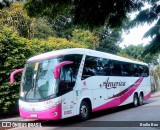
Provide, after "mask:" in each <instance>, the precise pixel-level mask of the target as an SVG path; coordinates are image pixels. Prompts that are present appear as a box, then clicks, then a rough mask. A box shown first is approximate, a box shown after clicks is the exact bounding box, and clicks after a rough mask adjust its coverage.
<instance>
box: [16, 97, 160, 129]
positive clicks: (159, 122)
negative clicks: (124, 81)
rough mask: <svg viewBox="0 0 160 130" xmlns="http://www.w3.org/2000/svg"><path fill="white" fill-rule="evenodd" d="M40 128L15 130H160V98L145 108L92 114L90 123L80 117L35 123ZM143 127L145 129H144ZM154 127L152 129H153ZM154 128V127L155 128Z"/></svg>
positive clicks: (126, 108)
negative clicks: (39, 124) (38, 124)
mask: <svg viewBox="0 0 160 130" xmlns="http://www.w3.org/2000/svg"><path fill="white" fill-rule="evenodd" d="M35 123H41V125H42V127H38V128H27V127H26V128H24V127H23V128H14V130H20V129H23V130H28V129H30V130H39V129H40V130H53V129H54V130H57V129H58V130H86V129H87V130H128V129H131V130H142V129H145V130H152V129H154V130H155V129H160V97H155V98H151V99H149V100H148V101H145V102H144V105H143V106H139V107H135V108H133V107H132V106H131V105H127V106H122V107H117V108H112V109H108V110H105V111H101V112H96V113H93V114H92V117H91V119H90V120H88V121H84V122H81V121H80V120H79V119H78V117H73V118H68V119H64V120H61V121H35ZM142 126H143V127H142ZM151 126H152V127H151ZM153 126H154V127H153Z"/></svg>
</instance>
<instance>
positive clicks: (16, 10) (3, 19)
mask: <svg viewBox="0 0 160 130" xmlns="http://www.w3.org/2000/svg"><path fill="white" fill-rule="evenodd" d="M33 21H34V19H31V18H30V17H28V16H27V13H26V11H25V10H23V4H22V3H18V2H15V3H13V4H12V5H11V6H10V8H4V9H2V10H0V27H1V28H2V27H3V26H4V25H8V26H12V27H14V28H15V29H16V30H17V32H18V34H19V35H20V36H22V37H25V38H32V33H31V32H32V26H31V25H32V22H33Z"/></svg>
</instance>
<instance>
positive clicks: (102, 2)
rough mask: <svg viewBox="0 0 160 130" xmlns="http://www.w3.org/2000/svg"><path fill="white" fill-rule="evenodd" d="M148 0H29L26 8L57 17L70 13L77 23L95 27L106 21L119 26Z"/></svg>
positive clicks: (38, 14) (33, 14)
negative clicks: (128, 14) (130, 13)
mask: <svg viewBox="0 0 160 130" xmlns="http://www.w3.org/2000/svg"><path fill="white" fill-rule="evenodd" d="M144 1H148V0H142V1H139V0H134V1H133V0H116V1H115V0H109V1H107V0H94V1H93V0H61V1H59V0H41V1H38V0H28V1H27V3H26V4H25V8H26V9H27V11H28V14H29V16H32V17H33V16H48V17H50V18H52V19H56V18H58V17H60V16H62V15H64V16H67V15H70V16H72V18H73V21H74V23H75V24H78V25H81V26H88V27H91V28H92V27H95V26H102V25H104V24H105V23H106V24H108V25H110V26H111V27H119V26H121V25H122V23H123V22H124V21H125V20H126V19H127V13H128V12H131V11H136V10H139V9H140V8H141V7H142V6H143V2H144Z"/></svg>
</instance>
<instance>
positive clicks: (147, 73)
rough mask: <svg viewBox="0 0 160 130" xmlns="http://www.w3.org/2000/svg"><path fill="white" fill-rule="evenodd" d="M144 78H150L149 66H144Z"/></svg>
mask: <svg viewBox="0 0 160 130" xmlns="http://www.w3.org/2000/svg"><path fill="white" fill-rule="evenodd" d="M142 76H143V77H148V76H149V69H148V67H147V66H143V73H142Z"/></svg>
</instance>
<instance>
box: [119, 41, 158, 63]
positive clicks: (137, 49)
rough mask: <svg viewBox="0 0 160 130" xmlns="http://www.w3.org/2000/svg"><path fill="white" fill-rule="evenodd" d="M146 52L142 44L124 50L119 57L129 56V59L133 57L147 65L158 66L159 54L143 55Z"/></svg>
mask: <svg viewBox="0 0 160 130" xmlns="http://www.w3.org/2000/svg"><path fill="white" fill-rule="evenodd" d="M144 51H145V47H143V46H142V45H141V44H140V45H137V46H135V45H130V46H128V47H126V48H124V49H122V50H121V51H120V53H119V55H127V56H129V57H132V58H134V59H137V60H140V61H143V62H146V63H154V64H157V59H158V54H156V55H152V54H147V55H143V53H144Z"/></svg>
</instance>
